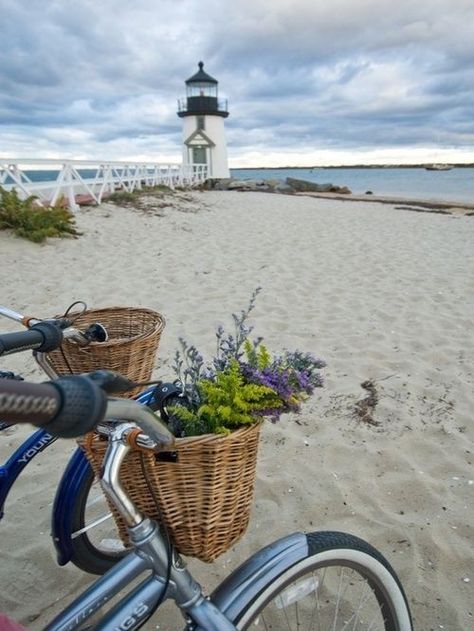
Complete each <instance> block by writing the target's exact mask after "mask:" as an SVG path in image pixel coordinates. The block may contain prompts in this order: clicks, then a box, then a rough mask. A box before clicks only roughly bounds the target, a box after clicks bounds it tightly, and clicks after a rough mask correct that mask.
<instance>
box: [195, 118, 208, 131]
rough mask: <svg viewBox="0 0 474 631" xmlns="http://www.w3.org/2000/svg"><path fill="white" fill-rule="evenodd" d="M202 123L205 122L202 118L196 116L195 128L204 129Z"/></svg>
mask: <svg viewBox="0 0 474 631" xmlns="http://www.w3.org/2000/svg"><path fill="white" fill-rule="evenodd" d="M204 121H205V118H204V116H198V117H197V128H198V129H206V127H205V124H204Z"/></svg>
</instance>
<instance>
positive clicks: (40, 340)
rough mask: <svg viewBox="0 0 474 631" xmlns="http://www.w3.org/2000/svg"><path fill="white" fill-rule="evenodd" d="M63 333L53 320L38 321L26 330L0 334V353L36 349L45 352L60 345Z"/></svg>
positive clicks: (6, 353)
mask: <svg viewBox="0 0 474 631" xmlns="http://www.w3.org/2000/svg"><path fill="white" fill-rule="evenodd" d="M62 339H63V334H62V331H61V329H60V328H59V327H58V326H57V325H56V324H54V323H53V322H39V323H38V324H35V325H34V326H32V327H31V329H28V331H15V332H14V333H4V334H3V335H0V355H8V354H10V353H19V352H21V351H27V350H37V351H39V352H40V353H47V352H48V351H52V350H54V349H55V348H58V347H59V346H61V342H62Z"/></svg>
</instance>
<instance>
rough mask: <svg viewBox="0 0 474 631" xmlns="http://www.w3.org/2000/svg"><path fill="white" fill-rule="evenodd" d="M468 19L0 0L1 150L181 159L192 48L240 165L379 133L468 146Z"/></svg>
mask: <svg viewBox="0 0 474 631" xmlns="http://www.w3.org/2000/svg"><path fill="white" fill-rule="evenodd" d="M420 5H421V6H420ZM472 24H474V5H473V3H472V1H471V0H450V1H449V2H448V1H446V0H432V1H431V2H423V3H413V2H412V0H410V1H408V0H398V2H397V3H393V2H391V1H390V2H389V0H378V1H375V0H357V1H355V2H354V1H351V0H333V1H332V2H331V3H328V2H325V1H323V0H293V1H290V0H271V1H270V0H260V1H258V2H256V1H255V0H235V2H233V3H226V4H224V3H222V2H221V1H218V0H202V1H201V2H199V3H196V2H192V1H191V0H181V1H176V0H172V1H171V0H163V1H161V2H159V3H157V2H153V1H152V0H135V2H134V3H129V2H125V1H124V0H115V1H114V2H112V1H111V0H102V1H101V2H96V1H94V0H80V1H78V2H75V3H69V2H63V1H61V0H30V1H27V0H14V1H13V0H2V21H1V22H0V39H1V41H2V46H1V47H0V140H1V144H0V155H1V154H9V155H11V156H14V155H18V152H19V151H21V150H22V149H23V148H25V147H29V149H28V155H29V156H32V157H33V156H38V157H39V156H41V155H47V156H51V155H53V154H56V155H58V156H63V155H65V153H64V152H68V155H71V156H77V157H79V156H80V157H84V156H89V157H95V156H97V157H114V158H118V159H120V158H124V159H125V158H128V157H131V156H132V155H145V153H146V154H147V155H148V153H149V155H150V158H151V157H155V156H157V154H158V155H162V157H163V158H165V157H169V156H176V158H177V159H178V158H179V155H180V143H181V122H180V120H179V119H178V118H177V116H176V99H177V98H178V97H180V96H182V95H183V94H184V83H183V82H184V80H185V79H186V78H187V77H189V76H190V75H191V74H193V73H194V71H195V70H196V63H197V61H199V59H201V58H202V59H203V60H204V61H205V63H206V70H208V71H209V73H210V74H212V75H213V76H215V77H216V78H217V79H218V80H219V86H220V91H221V94H222V95H224V96H227V97H228V98H229V105H230V112H231V116H230V117H229V119H228V120H227V121H226V128H227V130H228V139H229V152H230V155H231V157H232V158H233V159H235V160H238V161H239V162H240V163H242V160H243V161H245V159H246V156H247V155H251V154H254V153H257V154H265V153H268V152H272V153H279V154H280V155H281V161H282V162H285V152H291V153H292V155H294V154H296V155H298V153H299V154H301V156H305V155H307V154H310V153H311V152H314V153H316V154H317V152H318V151H323V150H332V151H336V150H337V151H343V150H348V151H352V152H353V153H356V152H357V151H358V150H370V151H377V149H380V150H381V151H382V150H384V149H387V148H390V147H395V148H405V150H406V155H407V159H409V155H410V151H411V150H412V149H414V148H420V147H427V148H429V147H433V146H434V145H436V144H438V145H440V146H441V147H455V148H457V149H458V150H459V151H461V152H462V151H464V152H465V153H466V155H467V152H469V151H472V150H473V146H474V129H473V124H472V121H473V120H474V116H473V114H474V112H473V103H474V99H473V97H474V70H473V60H474V37H473V30H472V29H473V27H472ZM61 131H62V134H63V136H62V138H61V133H60V132H61ZM127 152H128V153H127ZM143 152H145V153H143ZM147 152H148V153H147ZM23 156H25V154H24V153H23ZM295 160H296V161H298V159H297V158H295Z"/></svg>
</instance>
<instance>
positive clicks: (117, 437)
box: [0, 375, 412, 631]
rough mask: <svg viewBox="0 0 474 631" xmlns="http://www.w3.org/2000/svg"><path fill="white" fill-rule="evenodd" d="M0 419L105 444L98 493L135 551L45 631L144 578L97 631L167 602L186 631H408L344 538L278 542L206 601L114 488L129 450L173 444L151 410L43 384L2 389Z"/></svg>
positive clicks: (404, 608)
mask: <svg viewBox="0 0 474 631" xmlns="http://www.w3.org/2000/svg"><path fill="white" fill-rule="evenodd" d="M92 376H93V375H92ZM110 379H112V377H110ZM0 414H2V415H3V416H4V417H5V418H6V420H7V422H11V423H13V422H30V419H31V417H32V416H34V417H35V419H36V420H35V424H36V425H40V426H43V427H44V428H45V429H46V430H47V431H49V432H51V433H52V434H56V435H59V436H67V437H70V436H73V435H77V436H79V435H82V434H84V433H85V432H86V431H89V430H91V429H92V428H94V427H95V428H96V431H99V432H101V433H104V434H106V435H107V436H108V447H107V451H106V455H105V459H104V463H103V469H102V470H103V475H102V479H101V485H102V488H103V490H104V492H105V493H106V495H107V496H108V498H109V500H110V501H111V502H112V503H113V504H114V506H115V507H116V509H117V511H118V512H119V514H120V515H121V517H122V519H124V521H125V522H126V524H127V528H128V532H129V536H130V540H131V542H132V546H133V549H132V551H131V552H129V554H128V555H127V556H126V557H125V558H124V559H122V560H121V561H120V562H119V563H117V564H116V565H115V566H114V567H113V568H112V569H111V570H109V571H108V572H107V574H105V575H104V576H102V577H101V578H100V579H98V580H97V581H96V582H95V583H94V584H93V585H92V586H91V587H89V588H88V589H87V590H86V591H85V592H84V593H83V594H82V595H81V596H79V597H78V598H77V599H76V600H75V601H74V602H73V603H72V604H71V605H69V607H67V608H66V610H65V611H64V612H63V613H61V614H59V616H57V617H56V618H55V619H54V620H53V621H52V622H51V623H50V624H49V625H48V626H47V627H46V629H47V630H48V631H65V630H66V629H67V630H71V631H72V630H74V629H79V628H80V627H81V625H83V624H84V623H85V622H86V621H87V619H89V618H90V617H91V616H92V615H94V614H96V613H97V612H98V611H99V610H101V609H102V607H103V606H104V605H106V604H107V603H108V602H109V601H110V599H111V598H112V597H113V596H115V595H117V594H118V593H119V592H120V591H121V590H122V589H124V588H125V587H126V586H127V585H128V584H129V583H130V582H131V581H132V580H134V579H137V578H139V577H142V576H143V575H144V574H145V573H148V576H146V577H145V578H143V580H142V581H141V582H140V583H139V585H138V586H137V587H135V588H134V589H132V591H130V592H129V593H127V594H126V595H125V596H123V597H120V599H119V601H118V602H117V603H116V604H115V605H113V606H112V608H111V609H110V610H109V611H107V612H105V613H104V616H103V617H102V618H101V620H100V622H98V623H96V624H95V625H94V627H93V628H94V629H97V630H106V631H110V630H112V629H123V630H125V629H138V628H140V627H141V626H143V624H144V623H145V622H146V621H147V620H148V619H149V618H150V617H151V615H152V614H153V613H154V612H155V611H156V610H157V609H158V608H159V606H160V605H161V604H162V603H163V601H164V600H166V599H172V600H174V601H175V604H176V605H177V606H178V607H179V609H180V610H181V612H182V613H183V616H184V621H185V629H187V630H188V631H190V630H199V629H200V630H206V631H230V630H235V629H239V630H240V629H248V628H252V627H254V626H257V625H259V626H261V627H263V628H265V629H281V628H289V629H296V628H297V629H303V628H304V629H308V628H309V629H325V630H327V631H329V630H331V631H335V630H336V629H366V630H368V629H370V630H372V631H375V630H377V629H384V630H385V631H410V630H411V629H412V623H411V616H410V611H409V607H408V604H407V600H406V597H405V594H404V591H403V588H402V586H401V584H400V581H399V579H398V577H397V575H396V573H395V572H394V570H393V569H392V567H391V566H390V564H389V563H388V561H387V560H386V559H385V558H384V557H383V556H382V555H381V553H380V552H379V551H378V550H376V549H375V548H373V547H372V546H371V545H370V544H368V543H366V542H365V541H363V540H362V539H359V538H357V537H354V536H352V535H349V534H345V533H342V532H313V533H309V534H304V533H301V532H297V533H293V534H290V535H288V536H286V537H283V538H282V539H279V540H278V541H275V542H273V543H271V544H270V545H268V546H267V547H265V548H263V549H262V550H260V551H258V552H257V553H255V554H254V555H253V556H252V557H250V558H249V559H247V560H246V561H244V563H243V564H242V565H241V566H240V567H239V568H237V569H236V570H235V571H234V572H232V573H231V574H230V575H229V576H228V577H227V578H226V579H225V580H224V581H223V582H222V583H221V584H220V586H218V587H217V589H215V590H214V591H213V592H212V594H211V595H210V596H209V597H206V596H205V595H204V593H203V590H202V587H201V586H200V585H199V584H198V583H197V582H196V581H195V580H194V578H193V577H192V575H191V574H190V573H189V571H188V570H187V569H186V566H185V564H184V562H183V560H182V558H181V557H180V555H179V553H177V551H176V550H175V549H174V548H173V545H172V543H171V542H170V541H169V540H168V539H167V536H166V533H165V532H163V531H162V529H161V528H160V526H159V525H158V524H157V523H155V522H153V521H151V520H150V519H148V518H147V517H146V516H144V515H143V514H141V513H140V512H139V511H138V510H137V508H136V506H135V505H134V504H133V503H132V501H131V500H130V498H129V496H128V495H127V494H126V493H125V492H124V490H123V488H122V486H121V484H120V481H119V471H120V465H121V464H122V462H123V460H124V458H125V456H126V455H127V453H128V452H129V450H130V449H131V448H132V446H136V445H139V446H140V448H142V449H149V450H152V451H154V452H160V451H165V452H166V451H170V450H172V448H173V441H174V436H173V435H172V434H171V432H170V431H169V429H168V427H167V426H166V424H165V423H164V422H163V421H162V420H161V419H160V418H158V417H157V416H156V415H155V414H154V412H153V411H152V410H151V409H150V408H148V407H146V406H143V405H139V404H138V403H137V402H134V401H132V400H124V399H114V398H109V399H107V397H106V394H105V393H104V391H103V390H102V389H101V388H100V387H99V385H98V384H97V383H96V382H95V381H94V380H93V378H91V376H89V377H88V376H80V377H65V378H61V379H59V380H55V381H52V382H49V383H47V384H29V383H26V382H14V381H5V382H3V383H2V382H0ZM117 419H121V420H120V421H118V420H117ZM137 427H138V428H140V431H139V432H138V435H137Z"/></svg>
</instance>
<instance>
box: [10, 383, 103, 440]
mask: <svg viewBox="0 0 474 631" xmlns="http://www.w3.org/2000/svg"><path fill="white" fill-rule="evenodd" d="M106 408H107V395H106V394H105V393H104V392H103V391H102V390H101V389H100V388H99V386H98V385H97V384H96V383H94V382H93V381H91V379H89V378H88V377H85V376H72V377H62V378H61V379H57V380H55V381H50V382H48V383H28V382H26V381H11V380H9V379H8V380H7V379H1V380H0V418H1V419H2V420H4V421H6V422H7V423H31V424H32V425H36V426H37V427H43V429H45V430H46V431H47V432H49V433H51V434H53V435H54V436H59V437H60V438H76V437H78V436H82V435H83V434H86V433H87V432H89V431H91V430H92V429H94V427H95V426H96V425H97V424H98V423H99V422H100V421H101V420H102V419H103V418H104V415H105V411H106Z"/></svg>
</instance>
